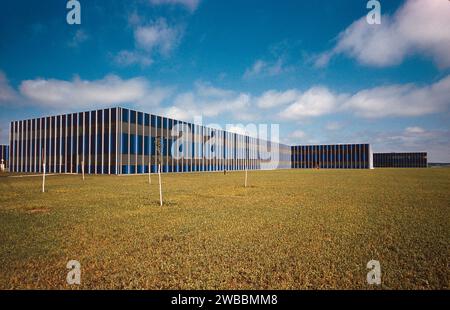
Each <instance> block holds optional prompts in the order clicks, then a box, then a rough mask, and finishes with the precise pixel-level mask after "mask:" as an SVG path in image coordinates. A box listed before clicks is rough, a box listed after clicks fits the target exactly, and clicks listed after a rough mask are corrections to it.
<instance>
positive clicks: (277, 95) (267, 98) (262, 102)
mask: <svg viewBox="0 0 450 310" xmlns="http://www.w3.org/2000/svg"><path fill="white" fill-rule="evenodd" d="M299 95H300V92H299V91H298V90H296V89H290V90H287V91H276V90H268V91H266V92H264V93H263V94H262V95H261V96H260V97H259V98H258V99H257V100H256V105H257V106H258V107H259V108H261V109H269V108H273V107H277V106H282V105H285V104H288V103H292V102H293V101H294V100H295V99H296V98H298V96H299Z"/></svg>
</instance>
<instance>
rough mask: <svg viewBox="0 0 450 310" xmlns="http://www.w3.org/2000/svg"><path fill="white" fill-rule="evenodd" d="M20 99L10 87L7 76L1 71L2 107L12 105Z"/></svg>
mask: <svg viewBox="0 0 450 310" xmlns="http://www.w3.org/2000/svg"><path fill="white" fill-rule="evenodd" d="M17 98H18V94H17V92H16V91H15V90H14V88H12V87H11V85H9V81H8V79H7V77H6V75H5V74H4V73H3V72H2V71H0V105H1V104H10V103H11V102H14V101H16V100H17Z"/></svg>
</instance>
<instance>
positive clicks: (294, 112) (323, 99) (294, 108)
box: [279, 86, 346, 120]
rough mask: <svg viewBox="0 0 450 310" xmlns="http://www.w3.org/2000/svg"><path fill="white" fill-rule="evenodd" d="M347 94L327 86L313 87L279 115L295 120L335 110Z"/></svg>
mask: <svg viewBox="0 0 450 310" xmlns="http://www.w3.org/2000/svg"><path fill="white" fill-rule="evenodd" d="M344 97H346V95H339V94H335V93H333V92H331V91H330V90H329V89H328V88H326V87H321V86H318V87H312V88H310V89H308V90H307V91H305V92H304V93H301V94H300V95H299V96H297V97H296V98H295V100H294V101H293V102H292V103H291V104H290V105H289V106H288V107H287V108H285V109H284V110H282V111H281V112H280V113H279V115H280V117H281V118H283V119H288V120H295V119H301V118H305V117H317V116H321V115H325V114H330V113H332V112H335V111H336V110H337V109H338V107H339V106H340V104H341V102H342V101H343V99H344Z"/></svg>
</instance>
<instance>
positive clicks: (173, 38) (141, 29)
mask: <svg viewBox="0 0 450 310" xmlns="http://www.w3.org/2000/svg"><path fill="white" fill-rule="evenodd" d="M181 35H182V31H181V28H179V27H170V26H169V25H167V22H166V20H165V19H163V18H160V19H158V20H157V21H156V22H154V23H151V24H149V25H145V26H138V27H136V29H135V31H134V38H135V41H136V45H137V46H138V47H139V48H141V49H143V50H145V51H147V52H153V51H155V50H156V51H158V52H159V53H160V54H161V55H164V56H167V55H168V54H169V53H170V52H171V51H172V50H173V49H174V48H175V47H176V46H177V45H178V43H179V41H180V39H181Z"/></svg>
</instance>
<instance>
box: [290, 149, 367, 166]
mask: <svg viewBox="0 0 450 310" xmlns="http://www.w3.org/2000/svg"><path fill="white" fill-rule="evenodd" d="M371 154H372V153H371V147H370V144H334V145H297V146H292V147H291V164H292V168H325V169H370V168H373V165H372V155H371Z"/></svg>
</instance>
